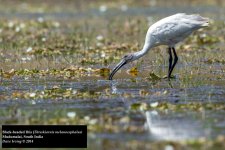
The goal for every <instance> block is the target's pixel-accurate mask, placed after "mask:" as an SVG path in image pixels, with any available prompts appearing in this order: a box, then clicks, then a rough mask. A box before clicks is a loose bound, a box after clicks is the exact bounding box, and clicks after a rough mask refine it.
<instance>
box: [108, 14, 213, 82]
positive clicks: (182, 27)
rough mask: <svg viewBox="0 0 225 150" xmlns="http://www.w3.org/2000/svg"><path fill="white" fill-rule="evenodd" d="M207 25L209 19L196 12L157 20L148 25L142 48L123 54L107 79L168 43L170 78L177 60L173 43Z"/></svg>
mask: <svg viewBox="0 0 225 150" xmlns="http://www.w3.org/2000/svg"><path fill="white" fill-rule="evenodd" d="M207 26H209V19H208V18H204V17H201V16H200V15H198V14H193V15H187V14H185V13H178V14H175V15H172V16H169V17H166V18H163V19H161V20H159V21H158V22H156V23H154V24H153V25H152V26H150V27H149V29H148V32H147V34H146V38H145V43H144V46H143V49H142V50H140V51H138V52H135V53H133V54H128V55H125V56H124V57H123V58H122V60H121V61H120V62H119V63H118V64H117V65H116V67H115V68H114V69H113V70H112V72H111V74H110V76H109V80H112V78H113V76H114V74H115V73H116V72H117V71H118V70H119V69H120V68H121V67H122V66H124V65H125V64H127V63H129V62H132V61H134V60H136V59H138V58H140V57H142V56H144V55H145V54H146V53H147V52H148V51H149V50H150V49H152V48H153V47H156V46H159V45H168V53H169V69H168V75H167V77H168V78H171V73H172V71H173V69H174V67H175V65H176V63H177V61H178V57H177V54H176V51H175V48H174V47H175V45H176V44H177V43H178V42H180V41H182V40H184V39H185V38H186V37H188V36H189V35H190V34H191V33H192V32H193V31H195V30H198V29H200V28H203V27H207ZM172 51H173V54H174V59H173V56H172Z"/></svg>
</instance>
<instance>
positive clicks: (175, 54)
mask: <svg viewBox="0 0 225 150" xmlns="http://www.w3.org/2000/svg"><path fill="white" fill-rule="evenodd" d="M172 49H173V54H174V60H173V65H172V67H171V69H170V71H169V74H168V78H170V77H171V74H172V72H173V69H174V67H175V65H176V63H177V61H178V57H177V53H176V50H175V48H174V47H172Z"/></svg>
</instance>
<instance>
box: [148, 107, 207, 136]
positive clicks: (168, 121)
mask: <svg viewBox="0 0 225 150" xmlns="http://www.w3.org/2000/svg"><path fill="white" fill-rule="evenodd" d="M145 117H146V123H145V127H146V129H147V130H149V132H150V135H151V138H153V139H159V140H182V139H193V138H199V137H202V136H204V137H205V136H210V132H208V133H207V132H206V131H210V130H209V129H204V128H203V125H202V124H201V123H200V122H198V121H195V120H194V119H193V116H189V115H187V116H182V115H179V114H172V113H161V112H158V111H155V110H153V111H147V112H145ZM208 134H209V135H208Z"/></svg>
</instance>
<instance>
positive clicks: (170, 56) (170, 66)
mask: <svg viewBox="0 0 225 150" xmlns="http://www.w3.org/2000/svg"><path fill="white" fill-rule="evenodd" d="M168 53H169V69H168V76H167V77H168V78H169V77H170V76H169V74H170V70H171V68H172V61H173V56H172V52H171V47H169V48H168Z"/></svg>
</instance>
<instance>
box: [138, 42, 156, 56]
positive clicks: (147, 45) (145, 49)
mask: <svg viewBox="0 0 225 150" xmlns="http://www.w3.org/2000/svg"><path fill="white" fill-rule="evenodd" d="M152 47H153V46H151V45H150V44H145V45H144V47H143V48H142V50H140V51H138V52H135V53H134V55H135V56H136V59H138V58H140V57H142V56H143V55H145V54H146V53H147V52H148V51H149V50H150V49H151V48H152Z"/></svg>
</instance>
